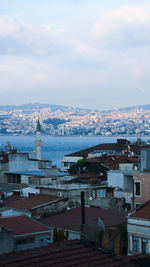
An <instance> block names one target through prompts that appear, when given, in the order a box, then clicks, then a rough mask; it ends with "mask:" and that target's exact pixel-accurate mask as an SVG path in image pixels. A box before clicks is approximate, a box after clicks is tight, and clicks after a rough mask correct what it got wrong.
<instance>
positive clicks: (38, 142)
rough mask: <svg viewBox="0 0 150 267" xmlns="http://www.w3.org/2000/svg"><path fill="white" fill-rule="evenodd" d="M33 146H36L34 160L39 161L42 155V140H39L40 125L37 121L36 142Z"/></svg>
mask: <svg viewBox="0 0 150 267" xmlns="http://www.w3.org/2000/svg"><path fill="white" fill-rule="evenodd" d="M35 145H36V158H37V159H38V160H41V158H42V153H41V149H42V140H41V125H40V122H39V119H38V121H37V127H36V141H35Z"/></svg>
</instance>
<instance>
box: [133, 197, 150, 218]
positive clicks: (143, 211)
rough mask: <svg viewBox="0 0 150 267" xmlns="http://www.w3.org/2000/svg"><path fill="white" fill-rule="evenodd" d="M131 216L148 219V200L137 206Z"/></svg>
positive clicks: (149, 208) (149, 207)
mask: <svg viewBox="0 0 150 267" xmlns="http://www.w3.org/2000/svg"><path fill="white" fill-rule="evenodd" d="M130 217H131V218H132V217H133V218H137V219H145V220H150V200H149V201H147V202H146V203H144V204H142V205H140V206H138V207H137V208H136V209H135V210H133V213H132V214H131V215H130Z"/></svg>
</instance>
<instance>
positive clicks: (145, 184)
mask: <svg viewBox="0 0 150 267" xmlns="http://www.w3.org/2000/svg"><path fill="white" fill-rule="evenodd" d="M133 179H134V183H135V182H136V181H140V182H141V195H140V196H135V197H134V202H135V204H136V203H137V204H142V203H144V202H146V201H148V200H150V191H149V188H150V172H149V173H144V172H139V173H135V174H134V175H133ZM134 191H135V190H134Z"/></svg>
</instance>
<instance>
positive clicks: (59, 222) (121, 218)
mask: <svg viewBox="0 0 150 267" xmlns="http://www.w3.org/2000/svg"><path fill="white" fill-rule="evenodd" d="M98 217H100V218H101V219H102V220H103V222H104V225H105V226H114V225H119V224H122V223H125V222H126V213H125V212H122V211H116V210H104V209H101V208H94V207H90V208H88V207H86V208H85V222H86V223H88V224H94V225H96V224H97V218H98ZM40 221H41V222H42V223H44V224H46V225H49V226H53V227H58V228H64V229H68V230H73V231H77V232H80V227H81V208H80V207H79V208H73V209H71V210H67V211H65V212H62V213H59V214H57V215H53V216H51V217H48V218H41V219H40Z"/></svg>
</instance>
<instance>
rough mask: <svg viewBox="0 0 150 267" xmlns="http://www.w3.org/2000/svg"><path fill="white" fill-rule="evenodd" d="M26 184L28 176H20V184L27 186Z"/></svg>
mask: <svg viewBox="0 0 150 267" xmlns="http://www.w3.org/2000/svg"><path fill="white" fill-rule="evenodd" d="M28 183H29V176H28V175H21V184H28Z"/></svg>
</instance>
